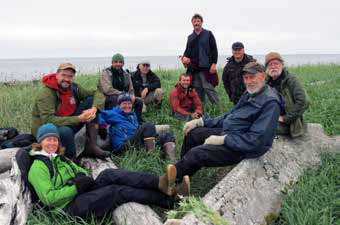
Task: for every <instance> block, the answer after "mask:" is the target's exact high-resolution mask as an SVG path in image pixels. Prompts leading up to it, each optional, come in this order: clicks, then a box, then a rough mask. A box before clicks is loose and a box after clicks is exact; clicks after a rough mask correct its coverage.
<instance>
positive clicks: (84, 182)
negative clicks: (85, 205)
mask: <svg viewBox="0 0 340 225" xmlns="http://www.w3.org/2000/svg"><path fill="white" fill-rule="evenodd" d="M74 183H75V185H76V187H77V191H78V193H79V194H82V193H85V192H88V191H91V190H92V188H93V186H94V185H95V184H96V182H95V181H94V179H93V178H92V177H88V176H86V175H84V174H83V173H77V174H76V177H75V178H74Z"/></svg>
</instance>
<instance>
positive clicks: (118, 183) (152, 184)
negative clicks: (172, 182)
mask: <svg viewBox="0 0 340 225" xmlns="http://www.w3.org/2000/svg"><path fill="white" fill-rule="evenodd" d="M158 183H159V177H158V176H154V175H151V174H146V173H139V172H130V171H127V170H124V169H106V170H104V171H102V172H101V173H100V174H99V175H98V177H97V179H96V186H95V188H94V190H93V191H90V192H86V193H83V194H80V195H77V196H76V198H75V199H74V200H73V201H72V202H71V203H70V204H68V205H67V206H66V207H65V211H66V212H67V213H69V214H70V215H72V216H79V217H82V218H85V217H86V216H87V215H89V214H91V213H92V214H94V215H95V216H96V217H101V216H103V215H104V214H105V213H107V212H111V211H112V210H114V209H115V208H117V207H118V206H120V205H122V204H124V203H127V202H137V203H141V204H146V205H149V204H150V205H156V206H160V207H163V208H167V209H169V208H172V207H173V204H174V199H173V198H172V197H169V196H167V195H165V194H163V193H162V192H160V191H159V189H158Z"/></svg>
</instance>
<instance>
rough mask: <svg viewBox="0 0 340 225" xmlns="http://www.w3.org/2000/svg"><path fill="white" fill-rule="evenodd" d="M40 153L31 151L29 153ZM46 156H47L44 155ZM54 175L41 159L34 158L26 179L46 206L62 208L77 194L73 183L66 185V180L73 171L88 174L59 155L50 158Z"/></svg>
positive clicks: (73, 174) (69, 178)
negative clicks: (51, 174)
mask: <svg viewBox="0 0 340 225" xmlns="http://www.w3.org/2000/svg"><path fill="white" fill-rule="evenodd" d="M38 154H40V155H42V154H41V153H40V152H32V151H31V155H38ZM46 157H47V156H46ZM51 161H52V165H53V171H54V176H53V177H52V178H51V176H50V172H49V169H48V167H47V166H46V164H45V163H44V162H43V161H41V160H34V162H33V164H32V166H31V168H30V170H29V173H28V181H29V182H30V183H31V184H32V186H33V188H34V190H35V192H36V193H37V195H38V197H39V199H40V200H41V201H42V203H44V205H46V206H50V207H58V208H64V207H65V206H66V205H67V204H68V203H70V202H71V201H72V200H73V199H74V198H75V196H76V195H77V194H78V192H77V188H76V186H75V185H74V184H72V185H67V184H66V183H67V181H69V180H71V179H73V178H74V177H75V173H83V174H85V175H87V176H88V175H89V174H88V172H87V171H86V170H85V169H83V168H81V167H79V166H77V165H76V164H75V163H73V162H72V164H71V165H72V168H73V170H72V168H71V166H70V165H69V164H68V163H66V162H64V161H62V160H61V158H60V156H58V155H57V156H56V157H54V158H52V159H51Z"/></svg>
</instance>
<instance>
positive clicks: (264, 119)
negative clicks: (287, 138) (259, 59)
mask: <svg viewBox="0 0 340 225" xmlns="http://www.w3.org/2000/svg"><path fill="white" fill-rule="evenodd" d="M242 75H243V81H244V84H245V87H246V89H247V92H245V93H244V94H243V95H242V97H241V99H240V101H239V102H238V103H237V104H236V106H235V107H234V108H233V109H232V110H231V111H230V112H229V113H225V114H224V115H222V116H220V117H217V118H206V119H203V118H200V119H196V120H192V121H190V122H187V123H186V124H185V125H184V128H183V132H184V134H185V135H186V140H185V142H184V145H186V144H187V143H189V145H190V144H191V146H190V147H192V148H190V149H185V148H183V149H182V151H183V150H184V152H182V159H181V160H180V161H178V162H177V164H176V169H177V179H178V180H182V178H183V176H184V175H189V176H192V175H193V174H194V173H195V172H197V171H198V170H199V169H200V168H202V167H216V166H226V165H231V164H235V163H238V162H240V161H241V160H242V159H245V158H256V157H260V156H262V155H263V154H264V153H266V152H267V151H268V150H269V149H270V147H271V146H272V143H273V139H274V136H275V129H276V127H277V125H278V122H277V121H278V117H279V115H280V112H281V110H282V109H283V104H284V103H283V100H282V97H281V96H280V95H279V94H278V93H277V92H276V91H275V90H274V89H272V88H270V87H269V86H267V85H266V84H265V79H266V75H265V68H264V66H263V65H261V64H259V63H256V62H250V63H248V64H247V65H246V66H245V67H244V69H243V74H242ZM193 137H195V138H196V139H195V140H194V142H191V143H190V139H191V138H193ZM185 151H187V152H185Z"/></svg>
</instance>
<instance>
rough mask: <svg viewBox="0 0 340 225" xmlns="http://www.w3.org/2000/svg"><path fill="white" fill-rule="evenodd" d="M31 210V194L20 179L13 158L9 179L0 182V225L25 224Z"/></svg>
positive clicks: (19, 173) (5, 178)
mask: <svg viewBox="0 0 340 225" xmlns="http://www.w3.org/2000/svg"><path fill="white" fill-rule="evenodd" d="M31 209H32V203H31V194H30V192H29V190H28V189H27V188H26V186H25V185H24V183H23V181H22V179H21V172H20V170H19V167H18V164H17V162H16V159H15V157H13V158H12V170H11V172H10V174H9V177H6V176H5V177H4V178H3V179H1V180H0V224H6V225H7V224H8V225H23V224H26V220H27V217H28V214H29V213H30V212H31Z"/></svg>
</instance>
